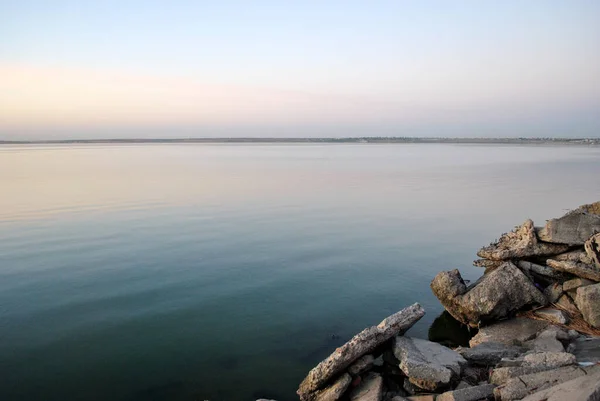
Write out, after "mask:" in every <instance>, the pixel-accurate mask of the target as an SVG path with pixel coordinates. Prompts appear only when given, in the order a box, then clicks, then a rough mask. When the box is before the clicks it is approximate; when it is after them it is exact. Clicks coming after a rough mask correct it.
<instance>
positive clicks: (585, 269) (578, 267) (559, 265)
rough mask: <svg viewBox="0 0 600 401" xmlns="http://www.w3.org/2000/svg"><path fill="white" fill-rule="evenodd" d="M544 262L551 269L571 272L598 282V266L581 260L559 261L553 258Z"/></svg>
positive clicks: (599, 277)
mask: <svg viewBox="0 0 600 401" xmlns="http://www.w3.org/2000/svg"><path fill="white" fill-rule="evenodd" d="M546 264H547V265H548V266H550V267H551V268H553V269H556V270H560V271H562V272H565V273H569V274H572V275H574V276H577V277H582V278H587V279H588V280H592V281H595V282H600V268H599V267H598V266H593V265H590V264H586V263H581V262H571V261H567V260H565V261H560V260H554V259H548V260H546Z"/></svg>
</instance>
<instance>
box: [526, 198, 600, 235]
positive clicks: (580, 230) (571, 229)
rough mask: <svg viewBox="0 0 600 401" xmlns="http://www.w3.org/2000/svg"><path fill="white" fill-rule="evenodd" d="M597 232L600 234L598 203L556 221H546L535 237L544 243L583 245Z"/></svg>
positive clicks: (599, 205) (599, 208)
mask: <svg viewBox="0 0 600 401" xmlns="http://www.w3.org/2000/svg"><path fill="white" fill-rule="evenodd" d="M597 232H600V202H596V203H592V204H589V205H583V206H580V207H578V208H577V209H575V210H573V211H571V212H569V213H567V214H565V215H564V216H562V217H560V218H558V219H552V220H548V222H547V223H546V225H545V226H544V227H543V228H541V229H538V230H537V236H538V238H539V239H540V240H542V241H545V242H552V243H558V244H568V245H583V244H584V243H585V241H586V240H587V239H588V238H590V236H592V235H594V234H595V233H597Z"/></svg>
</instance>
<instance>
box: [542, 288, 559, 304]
mask: <svg viewBox="0 0 600 401" xmlns="http://www.w3.org/2000/svg"><path fill="white" fill-rule="evenodd" d="M562 294H563V285H562V284H561V283H554V284H550V285H549V286H548V287H546V289H545V290H544V296H545V297H546V299H547V300H548V303H551V304H553V303H555V302H556V301H558V298H560V296H561V295H562Z"/></svg>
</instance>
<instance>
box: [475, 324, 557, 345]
mask: <svg viewBox="0 0 600 401" xmlns="http://www.w3.org/2000/svg"><path fill="white" fill-rule="evenodd" d="M547 327H548V322H544V321H540V320H533V319H527V318H525V317H517V318H514V319H510V320H504V321H502V322H498V323H496V324H492V325H490V326H486V327H482V328H481V329H480V330H479V332H478V333H477V334H476V335H475V336H474V337H473V338H472V339H471V341H469V345H471V347H474V346H476V345H477V344H481V343H484V342H495V343H502V344H508V345H513V344H521V343H524V342H525V341H527V340H531V339H532V338H534V337H535V336H536V335H537V334H538V333H540V332H541V331H542V330H544V329H546V328H547Z"/></svg>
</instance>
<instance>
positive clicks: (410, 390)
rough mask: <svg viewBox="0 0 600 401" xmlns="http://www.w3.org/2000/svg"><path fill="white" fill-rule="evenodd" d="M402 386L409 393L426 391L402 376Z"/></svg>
mask: <svg viewBox="0 0 600 401" xmlns="http://www.w3.org/2000/svg"><path fill="white" fill-rule="evenodd" d="M402 388H403V389H404V391H406V392H407V393H408V394H410V395H415V394H418V393H423V392H426V391H425V390H423V389H422V388H421V387H418V386H417V385H415V384H413V383H411V381H410V380H408V377H405V378H404V380H403V382H402Z"/></svg>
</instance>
